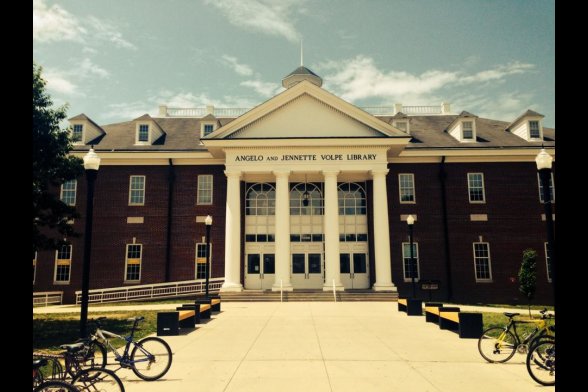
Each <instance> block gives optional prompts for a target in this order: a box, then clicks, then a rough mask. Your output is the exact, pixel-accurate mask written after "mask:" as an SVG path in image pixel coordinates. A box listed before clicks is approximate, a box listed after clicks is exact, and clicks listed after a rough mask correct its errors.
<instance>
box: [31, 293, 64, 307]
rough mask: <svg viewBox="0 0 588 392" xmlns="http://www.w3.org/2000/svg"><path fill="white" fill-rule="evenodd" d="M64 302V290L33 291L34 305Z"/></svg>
mask: <svg viewBox="0 0 588 392" xmlns="http://www.w3.org/2000/svg"><path fill="white" fill-rule="evenodd" d="M62 303H63V291H37V292H33V306H41V305H43V306H48V305H61V304H62Z"/></svg>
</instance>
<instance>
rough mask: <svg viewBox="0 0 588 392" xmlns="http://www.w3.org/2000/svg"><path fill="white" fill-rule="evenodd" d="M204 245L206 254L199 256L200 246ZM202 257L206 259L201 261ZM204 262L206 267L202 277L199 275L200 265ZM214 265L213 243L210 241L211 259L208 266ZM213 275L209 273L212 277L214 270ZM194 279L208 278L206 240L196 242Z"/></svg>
mask: <svg viewBox="0 0 588 392" xmlns="http://www.w3.org/2000/svg"><path fill="white" fill-rule="evenodd" d="M200 246H201V247H202V248H204V256H203V257H198V247H200ZM201 259H204V261H200V260H201ZM202 264H204V266H205V267H204V268H203V269H202V273H203V276H202V277H201V278H199V277H198V266H199V265H202ZM211 267H212V243H210V259H209V262H208V268H211ZM210 273H211V275H209V277H212V270H210ZM194 279H196V280H198V279H206V242H198V243H196V248H195V257H194Z"/></svg>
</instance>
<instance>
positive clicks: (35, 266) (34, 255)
mask: <svg viewBox="0 0 588 392" xmlns="http://www.w3.org/2000/svg"><path fill="white" fill-rule="evenodd" d="M36 272H37V252H33V284H35V273H36Z"/></svg>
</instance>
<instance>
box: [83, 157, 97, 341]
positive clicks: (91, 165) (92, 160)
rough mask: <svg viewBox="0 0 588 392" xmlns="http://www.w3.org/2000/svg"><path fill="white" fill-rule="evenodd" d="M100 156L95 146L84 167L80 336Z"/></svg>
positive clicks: (84, 311)
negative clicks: (84, 208) (85, 195)
mask: <svg viewBox="0 0 588 392" xmlns="http://www.w3.org/2000/svg"><path fill="white" fill-rule="evenodd" d="M99 167H100V157H99V156H98V154H96V153H95V152H94V146H92V147H91V148H90V151H88V153H87V154H86V155H84V169H85V170H86V180H87V181H88V186H87V197H86V229H85V230H84V263H83V265H82V306H81V310H80V337H81V338H85V337H86V336H87V333H86V332H87V331H86V324H87V321H88V290H89V286H90V255H91V253H92V215H93V213H94V183H95V182H96V177H97V176H98V168H99Z"/></svg>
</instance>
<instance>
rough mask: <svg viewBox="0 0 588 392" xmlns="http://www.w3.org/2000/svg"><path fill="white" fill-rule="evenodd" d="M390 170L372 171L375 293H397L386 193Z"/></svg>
mask: <svg viewBox="0 0 588 392" xmlns="http://www.w3.org/2000/svg"><path fill="white" fill-rule="evenodd" d="M387 173H388V169H384V168H382V169H377V170H372V171H371V174H372V178H373V182H374V192H373V193H374V196H373V197H374V211H373V215H374V229H373V236H374V248H375V252H374V253H375V259H376V283H374V286H373V289H374V290H375V291H397V289H396V286H394V283H392V266H391V265H390V230H389V226H388V193H387V191H386V174H387Z"/></svg>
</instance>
